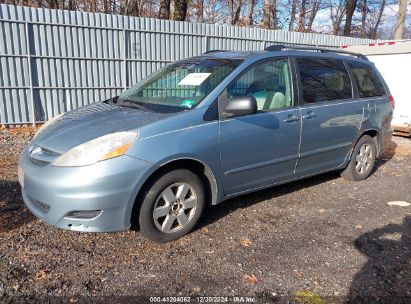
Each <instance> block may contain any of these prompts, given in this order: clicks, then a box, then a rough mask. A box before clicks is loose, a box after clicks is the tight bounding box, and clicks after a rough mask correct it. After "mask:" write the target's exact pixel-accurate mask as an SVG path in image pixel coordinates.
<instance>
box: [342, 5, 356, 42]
mask: <svg viewBox="0 0 411 304" xmlns="http://www.w3.org/2000/svg"><path fill="white" fill-rule="evenodd" d="M356 6H357V0H347V2H346V4H345V13H346V14H345V25H344V36H350V35H351V26H352V17H353V15H354V12H355V8H356Z"/></svg>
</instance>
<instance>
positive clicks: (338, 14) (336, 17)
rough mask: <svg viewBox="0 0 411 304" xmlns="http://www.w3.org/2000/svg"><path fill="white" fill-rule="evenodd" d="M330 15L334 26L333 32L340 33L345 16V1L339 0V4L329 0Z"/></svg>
mask: <svg viewBox="0 0 411 304" xmlns="http://www.w3.org/2000/svg"><path fill="white" fill-rule="evenodd" d="M329 8H330V17H331V22H332V27H333V34H334V35H338V34H339V33H340V29H341V23H342V20H343V19H344V16H345V8H346V6H345V2H344V0H339V1H338V4H336V5H334V3H333V1H332V0H329Z"/></svg>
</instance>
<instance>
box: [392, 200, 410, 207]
mask: <svg viewBox="0 0 411 304" xmlns="http://www.w3.org/2000/svg"><path fill="white" fill-rule="evenodd" d="M387 204H388V206H399V207H408V206H409V205H411V204H410V203H408V202H404V201H393V202H388V203H387Z"/></svg>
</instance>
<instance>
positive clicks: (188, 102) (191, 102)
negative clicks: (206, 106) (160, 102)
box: [181, 99, 196, 108]
mask: <svg viewBox="0 0 411 304" xmlns="http://www.w3.org/2000/svg"><path fill="white" fill-rule="evenodd" d="M195 103H196V101H195V100H192V99H184V100H183V101H182V102H181V105H182V106H183V107H187V108H191V107H192V106H193V105H194V104H195Z"/></svg>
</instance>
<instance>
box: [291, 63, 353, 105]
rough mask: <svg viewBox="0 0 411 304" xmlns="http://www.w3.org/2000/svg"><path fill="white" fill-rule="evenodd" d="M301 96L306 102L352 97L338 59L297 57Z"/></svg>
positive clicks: (348, 83)
mask: <svg viewBox="0 0 411 304" xmlns="http://www.w3.org/2000/svg"><path fill="white" fill-rule="evenodd" d="M297 64H298V69H299V71H300V78H301V85H302V91H303V98H304V101H305V102H306V103H315V102H323V101H333V100H342V99H349V98H352V86H351V81H350V77H349V74H348V71H347V69H346V68H345V65H344V63H343V62H342V61H340V60H333V59H320V58H297Z"/></svg>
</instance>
